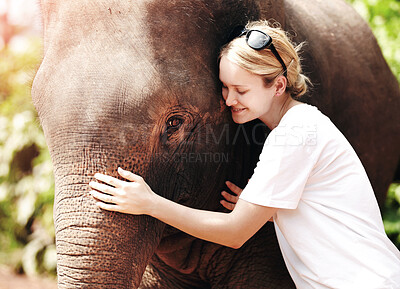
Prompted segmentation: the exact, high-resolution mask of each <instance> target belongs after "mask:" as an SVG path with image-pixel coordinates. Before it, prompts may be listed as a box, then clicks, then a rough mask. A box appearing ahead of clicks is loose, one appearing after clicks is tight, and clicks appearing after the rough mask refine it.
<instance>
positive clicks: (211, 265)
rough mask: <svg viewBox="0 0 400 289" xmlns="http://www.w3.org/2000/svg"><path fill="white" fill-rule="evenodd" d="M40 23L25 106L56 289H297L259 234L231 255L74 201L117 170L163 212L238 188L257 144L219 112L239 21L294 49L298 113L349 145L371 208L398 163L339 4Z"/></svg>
mask: <svg viewBox="0 0 400 289" xmlns="http://www.w3.org/2000/svg"><path fill="white" fill-rule="evenodd" d="M41 8H42V14H43V26H44V37H43V40H44V57H43V61H42V64H41V66H40V68H39V69H38V72H37V74H36V77H35V80H34V83H33V87H32V98H33V101H34V104H35V107H36V109H37V111H38V113H39V117H40V120H41V124H42V127H43V130H44V133H45V137H46V140H47V144H48V147H49V150H50V154H51V158H52V162H53V165H54V176H55V183H56V191H55V205H54V221H55V231H56V246H57V264H58V265H57V271H58V284H59V288H137V287H139V286H140V287H141V288H294V284H293V282H292V281H291V279H290V276H289V275H288V272H287V270H286V267H285V264H284V262H283V259H282V256H281V253H280V250H279V246H278V244H277V241H276V237H275V233H274V229H273V226H272V224H270V223H267V224H266V225H265V226H264V227H263V228H262V229H261V230H260V231H259V232H258V233H257V234H256V235H254V236H253V237H252V238H251V239H250V240H249V241H248V242H247V243H246V244H245V245H244V246H243V247H242V248H240V249H238V250H234V249H230V248H226V247H223V246H220V245H216V244H213V243H209V242H205V241H202V240H199V239H196V238H193V237H191V236H188V235H186V234H184V233H182V232H180V231H178V230H176V229H174V228H171V227H169V226H166V225H165V224H163V223H161V222H160V221H158V220H155V219H153V218H151V217H148V216H131V215H125V214H120V213H111V212H105V211H101V210H100V209H98V208H97V207H96V206H95V202H94V200H93V199H91V198H90V196H89V188H88V185H87V184H88V183H89V181H91V180H92V176H93V174H94V173H96V172H102V173H107V174H110V175H114V176H116V175H117V173H116V168H117V167H118V166H121V167H123V168H125V169H128V170H131V171H134V172H135V173H138V174H140V175H142V176H143V177H144V178H145V179H146V181H147V182H148V183H149V185H150V186H151V187H152V189H153V190H154V191H155V192H157V193H158V194H160V195H162V196H164V197H166V198H169V199H171V200H174V201H176V202H179V203H181V204H184V205H186V206H190V207H193V208H200V209H206V210H214V211H216V210H218V211H222V210H223V208H222V207H221V206H220V205H219V199H220V192H221V190H222V189H224V181H225V180H228V179H229V180H232V181H233V182H234V183H236V184H238V185H240V186H242V187H243V186H244V185H245V184H246V182H247V180H248V178H249V177H250V176H251V174H252V171H253V169H254V166H255V164H256V161H257V157H258V154H259V152H260V151H261V148H262V143H263V140H264V139H265V137H266V134H267V133H268V130H266V128H265V127H264V126H262V125H261V124H260V123H259V122H257V121H254V122H251V123H249V124H246V125H240V126H237V125H235V124H234V123H233V122H232V120H231V117H230V114H229V111H228V110H227V109H226V108H225V106H224V104H223V102H222V98H221V96H220V84H219V82H218V69H217V56H218V52H219V49H220V47H221V46H222V45H223V44H224V43H225V41H226V38H227V35H229V32H230V31H231V30H232V28H233V27H234V26H236V25H238V24H245V23H246V22H247V21H248V20H255V19H260V18H262V19H275V20H276V21H277V22H279V23H280V24H281V25H282V27H283V28H284V29H285V30H287V31H288V32H289V33H291V34H292V35H293V40H294V41H296V42H302V41H306V43H307V44H306V46H304V53H303V54H302V58H304V60H303V63H304V71H305V73H306V74H307V75H308V76H310V78H311V80H312V82H313V83H314V87H313V88H312V90H311V91H310V93H308V95H307V96H306V97H305V98H304V99H303V101H305V102H308V103H312V104H314V105H317V106H318V107H319V108H320V110H321V111H322V112H324V113H325V114H327V115H328V116H329V117H330V118H331V119H332V121H333V122H334V123H335V124H336V125H337V126H338V127H339V129H340V130H341V131H342V132H343V133H344V134H345V136H346V137H347V138H348V139H349V141H350V143H351V144H352V145H353V146H354V148H355V150H356V152H357V153H358V154H359V156H360V158H361V160H362V162H363V163H364V166H365V168H366V170H367V173H368V175H369V177H370V179H371V182H372V184H373V187H374V189H375V192H376V195H377V198H378V201H379V202H380V203H381V204H382V202H383V200H384V197H385V192H386V189H387V186H388V184H389V183H390V181H391V177H390V176H391V174H393V173H394V171H395V168H396V165H397V160H398V157H399V151H398V147H399V145H400V139H399V136H398V135H396V134H395V131H398V129H399V123H400V122H399V115H398V111H399V108H400V94H399V87H398V83H397V81H396V79H395V78H394V76H393V74H392V73H391V71H390V69H389V67H388V66H387V64H386V62H385V60H384V59H383V57H382V54H381V52H380V49H379V47H378V45H377V43H376V40H375V38H374V37H373V35H372V33H371V31H370V29H369V28H368V26H367V24H366V23H365V22H364V21H363V20H362V19H361V18H360V17H359V16H358V15H357V14H356V13H355V11H354V10H353V9H352V8H351V7H350V6H348V5H347V4H346V3H344V2H343V1H341V0H336V1H334V0H329V1H323V2H322V1H311V0H298V1H297V0H296V1H295V0H292V1H290V0H285V1H283V0H282V1H280V0H276V1H267V0H265V1H250V0H247V1H246V0H243V1H226V0H214V1H210V0H191V1H190V0H173V1H160V0H158V1H157V0H124V1H122V0H93V1H83V2H82V1H59V0H41ZM391 118H396V120H391ZM392 134H394V136H393V139H392V140H393V141H392V142H389V141H387V138H388V137H391V135H392ZM146 268H147V269H146ZM142 277H143V278H142Z"/></svg>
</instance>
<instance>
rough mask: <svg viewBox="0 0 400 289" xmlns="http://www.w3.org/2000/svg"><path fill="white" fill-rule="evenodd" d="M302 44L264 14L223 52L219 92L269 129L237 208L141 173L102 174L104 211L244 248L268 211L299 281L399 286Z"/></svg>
mask: <svg viewBox="0 0 400 289" xmlns="http://www.w3.org/2000/svg"><path fill="white" fill-rule="evenodd" d="M299 48H300V47H299V46H297V47H295V46H294V45H293V43H291V41H290V40H289V38H288V37H287V35H286V33H285V32H284V31H283V30H281V29H280V28H273V27H271V26H270V25H268V23H267V22H265V21H258V22H252V23H249V24H248V25H247V26H246V27H241V28H239V29H238V30H237V31H236V32H235V34H234V35H233V37H232V41H230V42H229V43H228V44H227V45H226V46H225V47H223V49H222V51H221V54H220V74H219V77H220V80H221V82H222V96H223V98H224V100H225V103H226V105H227V106H228V107H230V109H231V113H232V118H233V120H234V121H235V122H236V123H245V122H248V121H252V120H254V119H260V120H261V121H262V122H264V123H265V124H266V125H267V126H268V127H269V128H270V129H271V130H272V131H271V133H270V134H269V135H268V138H267V140H266V142H265V144H264V147H263V150H262V153H261V155H260V159H259V162H258V164H257V167H256V169H255V171H254V174H253V176H252V177H251V179H250V180H249V183H248V184H247V186H246V187H245V188H244V190H243V191H242V190H241V189H240V188H238V187H237V186H235V185H234V184H232V183H229V182H228V183H227V184H228V187H229V188H230V189H231V190H232V191H233V192H235V193H236V194H237V195H238V196H239V195H240V196H239V197H238V198H237V197H236V198H235V197H233V196H230V195H229V194H227V193H226V192H223V195H224V197H225V199H226V200H224V201H222V204H223V205H224V206H225V207H227V208H230V209H233V210H232V212H230V213H219V212H210V211H202V210H196V209H192V208H188V207H185V206H182V205H179V204H177V203H174V202H172V201H169V200H167V199H165V198H163V197H161V196H159V195H157V194H155V193H154V192H153V191H152V190H151V188H150V187H149V186H148V185H147V184H146V182H145V181H144V180H143V179H142V178H141V177H140V176H138V175H135V174H133V173H132V172H129V171H125V170H123V169H121V168H119V170H118V171H119V174H120V175H121V176H122V177H124V178H125V179H127V180H128V181H122V180H118V179H116V178H113V177H110V176H107V175H102V174H96V175H95V178H96V179H97V180H99V181H102V182H103V183H99V182H91V183H90V186H91V187H92V189H93V190H92V191H91V194H92V195H93V197H94V198H95V199H97V200H98V202H97V204H98V206H99V207H100V208H102V209H104V210H109V211H118V212H122V213H127V214H147V215H150V216H153V217H155V218H157V219H159V220H161V221H163V222H165V223H167V224H169V225H171V226H174V227H176V228H178V229H180V230H182V231H184V232H186V233H188V234H191V235H193V236H195V237H197V238H201V239H204V240H207V241H211V242H215V243H219V244H222V245H225V246H229V247H233V248H239V247H240V246H242V244H244V243H245V242H246V241H247V240H248V239H249V238H250V237H252V236H253V235H254V234H255V233H256V232H257V231H258V230H259V229H260V228H261V227H262V226H263V225H264V224H265V223H266V222H267V221H268V220H269V219H270V218H271V217H273V220H274V223H275V229H276V233H277V237H278V241H279V245H280V248H281V250H282V254H283V257H284V259H285V263H286V266H287V268H288V270H289V272H290V275H291V277H292V279H293V280H294V282H295V284H296V286H297V288H363V289H365V288H376V289H384V288H388V289H389V288H400V252H399V251H398V250H397V249H396V247H395V246H394V245H393V244H392V243H391V242H390V240H389V239H388V237H387V236H386V234H385V231H384V228H383V224H382V219H381V215H380V211H379V208H378V204H377V201H376V199H375V196H374V192H373V190H372V187H371V184H370V182H369V180H368V177H367V175H366V172H365V170H364V168H363V166H362V164H361V162H360V160H359V159H358V157H357V155H356V153H355V152H354V150H353V148H352V147H351V145H350V144H349V143H348V141H347V140H346V138H345V137H344V136H343V135H342V134H341V133H340V131H339V130H338V129H337V128H336V127H335V126H334V125H333V124H332V122H331V121H330V120H329V118H327V117H326V116H324V115H323V114H322V113H321V112H320V111H319V110H318V109H317V108H316V107H313V106H310V105H307V104H304V103H301V102H299V101H297V100H296V98H298V97H299V96H301V95H302V94H304V93H305V92H306V90H307V82H308V79H307V78H306V77H305V76H304V75H303V74H302V73H301V66H300V59H299V56H298V50H299Z"/></svg>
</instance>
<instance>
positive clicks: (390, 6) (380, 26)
mask: <svg viewBox="0 0 400 289" xmlns="http://www.w3.org/2000/svg"><path fill="white" fill-rule="evenodd" d="M347 2H349V3H351V4H352V6H353V7H354V8H355V9H356V10H357V12H358V13H359V14H360V15H361V16H362V17H363V18H364V19H365V20H366V21H367V22H368V23H369V26H370V27H371V29H372V31H373V32H374V35H375V37H376V38H377V39H378V43H379V46H380V47H381V49H382V52H383V55H384V56H385V59H386V61H387V62H388V63H389V65H390V67H391V69H392V71H393V73H394V75H395V76H396V77H397V80H398V81H400V53H399V46H400V33H399V27H400V1H399V0H379V1H378V0H347Z"/></svg>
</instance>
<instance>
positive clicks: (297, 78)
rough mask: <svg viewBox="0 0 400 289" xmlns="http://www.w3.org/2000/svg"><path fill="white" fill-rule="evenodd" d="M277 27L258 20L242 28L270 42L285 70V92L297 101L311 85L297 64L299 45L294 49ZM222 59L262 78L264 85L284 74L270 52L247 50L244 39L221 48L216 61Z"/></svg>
mask: <svg viewBox="0 0 400 289" xmlns="http://www.w3.org/2000/svg"><path fill="white" fill-rule="evenodd" d="M273 26H274V27H273ZM279 26H280V25H279V23H274V24H273V25H270V24H269V22H268V21H265V20H261V21H252V22H249V23H248V24H247V25H246V28H247V29H249V30H250V29H256V30H260V31H262V32H265V33H266V34H268V35H269V36H270V37H271V38H272V43H273V44H274V46H275V48H276V50H277V51H278V53H279V55H280V56H281V58H282V60H283V62H284V63H285V65H286V67H287V77H286V78H287V85H286V91H287V92H288V93H289V94H290V95H291V96H292V97H296V98H298V97H300V96H302V95H303V94H305V93H306V91H307V84H310V85H311V82H310V80H309V78H308V77H307V76H305V75H304V74H302V69H301V65H300V57H299V52H300V49H301V47H302V46H303V43H301V44H299V45H297V46H296V45H295V44H294V43H293V42H292V41H291V40H290V39H289V37H288V35H287V33H286V32H285V31H283V30H282V29H281V28H280V27H279ZM222 56H225V57H227V58H228V59H229V61H231V62H233V63H235V64H236V65H239V66H240V67H241V68H243V69H245V70H247V71H249V72H251V73H253V74H256V75H259V76H261V77H263V78H264V81H265V84H266V85H267V86H268V85H270V84H271V83H272V82H273V81H274V79H275V78H276V77H278V76H279V75H283V73H284V70H283V67H282V65H281V64H280V63H279V61H278V60H277V59H276V57H275V56H274V54H273V53H272V52H271V50H270V49H268V48H266V49H262V50H255V49H253V48H251V47H250V46H248V45H247V43H246V39H245V37H244V36H242V37H238V38H235V39H234V40H232V41H231V42H229V43H228V44H226V45H225V46H224V47H222V49H221V52H220V56H219V58H221V57H222Z"/></svg>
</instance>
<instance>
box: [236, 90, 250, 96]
mask: <svg viewBox="0 0 400 289" xmlns="http://www.w3.org/2000/svg"><path fill="white" fill-rule="evenodd" d="M247 92H248V90H237V93H239V94H240V95H244V94H246V93H247Z"/></svg>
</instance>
